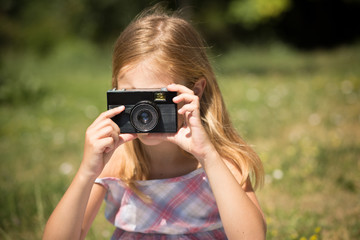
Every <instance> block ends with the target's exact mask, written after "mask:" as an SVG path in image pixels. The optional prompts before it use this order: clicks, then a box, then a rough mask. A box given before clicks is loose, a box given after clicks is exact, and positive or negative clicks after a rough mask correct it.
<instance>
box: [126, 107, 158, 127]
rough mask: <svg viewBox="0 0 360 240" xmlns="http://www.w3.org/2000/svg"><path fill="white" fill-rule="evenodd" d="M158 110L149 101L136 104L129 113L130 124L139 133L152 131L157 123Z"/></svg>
mask: <svg viewBox="0 0 360 240" xmlns="http://www.w3.org/2000/svg"><path fill="white" fill-rule="evenodd" d="M159 116H160V114H159V109H158V107H157V106H156V105H155V104H154V103H153V102H151V101H141V102H139V103H137V104H136V105H135V106H134V107H133V108H132V110H131V112H130V122H131V124H132V126H133V127H134V128H135V129H136V130H137V131H139V132H149V131H151V130H153V129H154V128H155V127H156V125H157V124H158V122H159Z"/></svg>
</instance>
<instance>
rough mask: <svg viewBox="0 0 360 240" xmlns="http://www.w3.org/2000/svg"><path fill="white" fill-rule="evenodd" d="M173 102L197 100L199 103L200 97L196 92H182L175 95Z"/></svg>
mask: <svg viewBox="0 0 360 240" xmlns="http://www.w3.org/2000/svg"><path fill="white" fill-rule="evenodd" d="M173 102H174V103H180V102H185V103H191V102H196V103H198V102H199V97H198V96H196V95H194V94H190V93H182V94H180V95H178V96H176V97H174V98H173Z"/></svg>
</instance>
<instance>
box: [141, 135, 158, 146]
mask: <svg viewBox="0 0 360 240" xmlns="http://www.w3.org/2000/svg"><path fill="white" fill-rule="evenodd" d="M137 136H138V139H139V140H140V142H141V143H142V144H144V145H147V146H156V145H159V144H160V143H162V142H164V140H163V139H161V138H160V137H159V134H157V133H138V134H137Z"/></svg>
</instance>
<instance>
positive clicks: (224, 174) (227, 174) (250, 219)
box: [201, 150, 266, 239]
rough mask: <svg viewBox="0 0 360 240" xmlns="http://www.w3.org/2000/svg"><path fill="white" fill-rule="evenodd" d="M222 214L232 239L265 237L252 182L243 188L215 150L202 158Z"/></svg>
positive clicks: (228, 234)
mask: <svg viewBox="0 0 360 240" xmlns="http://www.w3.org/2000/svg"><path fill="white" fill-rule="evenodd" d="M201 162H202V164H203V167H204V169H205V171H206V174H207V176H208V179H209V182H210V186H211V189H212V191H213V193H214V196H215V199H216V203H217V205H218V208H219V212H220V217H221V220H222V222H223V225H224V229H225V232H226V235H227V237H228V238H229V239H265V235H266V224H265V220H264V216H263V213H262V211H261V208H260V206H259V203H258V201H257V199H256V196H255V193H254V192H253V190H252V187H251V183H250V181H247V183H246V185H245V187H244V188H245V189H243V188H241V187H240V185H239V183H238V181H237V179H236V178H235V176H234V175H239V174H240V173H238V172H234V173H235V174H233V173H232V171H230V169H229V167H228V166H227V165H226V164H225V161H223V160H222V159H221V157H220V156H219V154H218V153H217V152H216V151H215V150H214V151H212V152H209V153H208V154H207V155H206V157H204V159H202V161H201Z"/></svg>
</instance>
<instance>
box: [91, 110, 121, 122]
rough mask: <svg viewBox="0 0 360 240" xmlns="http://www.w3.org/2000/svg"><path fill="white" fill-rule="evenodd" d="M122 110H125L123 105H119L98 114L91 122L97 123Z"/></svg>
mask: <svg viewBox="0 0 360 240" xmlns="http://www.w3.org/2000/svg"><path fill="white" fill-rule="evenodd" d="M124 110H125V106H119V107H116V108H113V109H110V110H107V111H106V112H103V113H101V114H100V116H99V117H98V118H97V119H96V120H95V121H94V123H93V124H97V123H99V122H100V121H103V120H104V119H106V118H112V117H115V116H116V115H118V114H120V113H121V112H122V111H124Z"/></svg>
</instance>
